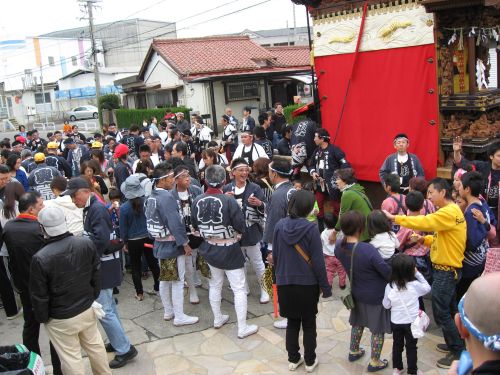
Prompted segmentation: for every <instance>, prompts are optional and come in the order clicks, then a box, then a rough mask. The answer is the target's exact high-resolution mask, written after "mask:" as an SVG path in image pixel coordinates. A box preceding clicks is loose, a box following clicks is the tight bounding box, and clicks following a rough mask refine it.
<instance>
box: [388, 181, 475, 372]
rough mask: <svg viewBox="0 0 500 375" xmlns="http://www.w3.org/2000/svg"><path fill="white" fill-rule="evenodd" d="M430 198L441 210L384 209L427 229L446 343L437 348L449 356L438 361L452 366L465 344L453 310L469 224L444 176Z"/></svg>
mask: <svg viewBox="0 0 500 375" xmlns="http://www.w3.org/2000/svg"><path fill="white" fill-rule="evenodd" d="M428 198H429V199H430V200H431V201H432V203H433V204H434V205H435V206H436V207H438V208H439V209H438V210H437V211H436V212H434V213H432V214H429V215H426V216H400V215H398V216H394V215H392V214H390V213H388V212H387V211H384V213H385V214H386V216H387V217H388V218H389V219H391V220H393V221H394V222H395V223H396V224H398V225H401V226H404V227H407V228H411V229H415V230H420V231H425V232H435V233H434V236H431V235H429V236H425V240H424V245H426V246H431V262H432V268H433V274H432V277H433V282H432V290H431V292H432V311H433V313H434V319H435V320H436V323H437V324H438V325H439V326H440V327H441V329H442V331H443V336H444V339H445V342H446V345H443V344H438V346H437V350H438V351H441V352H446V353H447V354H446V356H445V357H444V358H441V359H440V360H438V361H437V366H438V367H440V368H449V367H450V366H451V363H452V362H453V360H455V359H458V358H459V357H460V353H461V352H462V350H463V349H464V343H463V341H462V339H461V338H460V336H459V333H458V331H457V328H456V327H455V324H453V319H452V313H453V312H454V308H455V307H454V306H456V305H457V304H456V292H455V286H456V284H457V282H458V281H460V278H461V275H462V261H463V259H464V250H465V243H466V237H467V226H466V222H465V218H464V215H463V213H462V211H461V210H460V208H459V207H458V206H457V205H456V204H455V203H454V202H453V201H452V199H451V187H450V185H449V184H448V182H447V181H446V180H445V179H443V178H435V179H433V180H432V181H431V182H430V184H429V189H428Z"/></svg>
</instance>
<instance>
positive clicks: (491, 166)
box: [453, 138, 500, 244]
mask: <svg viewBox="0 0 500 375" xmlns="http://www.w3.org/2000/svg"><path fill="white" fill-rule="evenodd" d="M488 157H489V160H488V161H480V160H473V161H469V160H467V159H465V158H464V157H462V139H461V138H456V139H455V140H454V141H453V160H454V162H455V166H456V167H457V168H463V169H465V170H467V167H468V166H469V165H471V164H472V165H473V166H474V167H475V169H476V171H478V172H479V173H481V176H482V178H483V184H482V189H481V193H482V195H483V197H484V198H485V199H486V202H487V203H488V206H489V207H490V209H491V210H492V211H493V215H494V218H495V219H496V220H497V234H498V233H500V232H499V231H498V229H499V228H500V223H499V220H498V218H499V210H498V207H499V205H500V200H499V199H498V196H499V190H500V141H496V142H495V143H493V144H492V145H491V146H489V147H488ZM497 242H498V238H497V239H496V241H494V243H495V244H496V243H497Z"/></svg>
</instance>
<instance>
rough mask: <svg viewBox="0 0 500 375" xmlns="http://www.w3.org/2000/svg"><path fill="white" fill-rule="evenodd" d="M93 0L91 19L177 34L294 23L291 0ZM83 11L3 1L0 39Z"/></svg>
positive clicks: (299, 13)
mask: <svg viewBox="0 0 500 375" xmlns="http://www.w3.org/2000/svg"><path fill="white" fill-rule="evenodd" d="M124 4H125V5H124ZM97 5H98V8H97V9H94V19H95V24H100V23H105V22H113V21H118V20H122V19H133V18H143V19H151V20H157V21H168V22H177V30H178V32H177V36H178V37H181V38H188V37H198V36H206V35H215V34H230V33H237V32H240V31H242V30H244V29H250V30H266V29H278V28H285V27H287V22H288V27H290V28H291V27H293V24H294V21H293V8H294V5H293V3H292V2H291V1H290V0H142V1H136V0H101V1H99V2H98V4H97ZM215 8H216V9H215ZM245 8H248V9H245ZM230 13H233V14H230ZM295 13H296V17H295V20H296V26H297V27H300V26H306V22H307V21H306V10H305V7H304V6H299V5H296V6H295ZM226 14H227V16H224V15H226ZM223 16H224V17H223ZM82 17H84V13H83V12H81V10H80V2H79V1H78V0H45V1H40V0H15V1H2V11H1V12H0V41H1V40H8V39H24V38H25V37H30V36H37V35H40V34H44V33H49V32H52V31H57V30H64V29H70V28H73V27H80V26H87V25H88V20H86V19H81V18H82ZM214 18H216V19H215V20H212V21H209V22H204V21H208V20H211V19H214Z"/></svg>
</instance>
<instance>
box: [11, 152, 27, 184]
mask: <svg viewBox="0 0 500 375" xmlns="http://www.w3.org/2000/svg"><path fill="white" fill-rule="evenodd" d="M5 165H6V166H7V167H9V171H10V175H11V177H13V178H15V179H16V180H17V181H19V183H20V184H21V185H23V188H24V191H26V192H27V191H29V189H30V185H29V183H28V176H27V175H26V172H24V171H23V170H22V169H21V156H20V155H19V154H17V153H15V152H13V153H11V154H10V155H9V157H8V158H7V161H6V162H5Z"/></svg>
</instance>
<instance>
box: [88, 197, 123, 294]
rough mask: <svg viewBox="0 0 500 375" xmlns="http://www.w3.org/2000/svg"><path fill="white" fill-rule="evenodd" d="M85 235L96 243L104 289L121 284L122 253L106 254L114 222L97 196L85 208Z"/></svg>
mask: <svg viewBox="0 0 500 375" xmlns="http://www.w3.org/2000/svg"><path fill="white" fill-rule="evenodd" d="M83 235H84V236H86V237H89V238H90V239H91V241H92V242H93V243H94V245H95V247H96V250H97V254H98V256H99V257H101V263H102V281H101V287H102V289H110V288H114V287H115V286H119V285H120V284H121V282H122V271H121V263H120V254H119V252H118V251H117V252H115V253H114V254H110V255H104V254H103V253H104V251H105V250H106V249H108V247H109V245H110V240H111V239H112V236H113V224H112V223H111V217H110V216H109V213H108V210H107V209H106V207H104V205H103V204H101V203H100V202H99V201H98V200H97V198H96V197H95V196H91V198H90V205H89V206H88V207H85V208H84V209H83Z"/></svg>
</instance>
